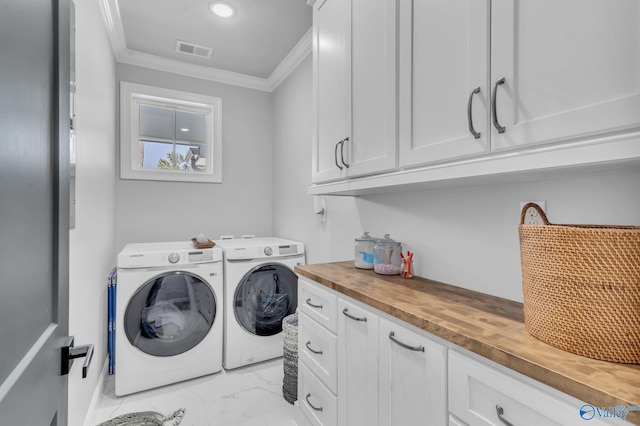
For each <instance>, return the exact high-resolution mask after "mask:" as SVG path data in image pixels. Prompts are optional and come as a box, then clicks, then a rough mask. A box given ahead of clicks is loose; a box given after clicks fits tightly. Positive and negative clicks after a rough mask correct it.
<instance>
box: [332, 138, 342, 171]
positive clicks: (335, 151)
mask: <svg viewBox="0 0 640 426" xmlns="http://www.w3.org/2000/svg"><path fill="white" fill-rule="evenodd" d="M343 142H344V139H343V140H341V141H340V142H338V143H336V147H335V149H334V150H333V160H334V161H335V162H336V167H337V168H339V169H340V170H342V166H341V165H340V164H338V147H339V146H341V145H342V143H343ZM340 151H341V152H342V149H341V150H340Z"/></svg>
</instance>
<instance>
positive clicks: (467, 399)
mask: <svg viewBox="0 0 640 426" xmlns="http://www.w3.org/2000/svg"><path fill="white" fill-rule="evenodd" d="M489 363H490V361H488V360H487V361H486V362H480V361H478V360H475V359H472V358H471V357H468V356H466V355H463V354H461V353H458V352H456V351H454V350H450V351H449V411H450V412H451V414H452V415H453V416H455V417H453V416H451V417H450V418H449V424H450V425H463V426H464V425H468V426H504V425H509V424H511V425H536V426H572V425H576V426H578V425H580V426H583V425H584V424H585V420H589V422H588V423H589V424H590V425H598V426H601V425H605V424H606V423H604V422H603V421H602V420H601V419H599V418H589V419H586V418H582V417H581V408H582V407H583V406H584V405H585V403H583V402H581V401H579V400H577V399H575V398H572V397H570V396H568V395H560V394H559V392H557V391H553V390H552V389H548V390H544V389H542V387H544V385H542V384H538V385H539V386H534V385H533V384H532V383H531V384H530V383H526V382H525V380H524V378H519V377H516V374H517V373H515V372H512V371H510V370H507V371H504V372H503V371H501V370H503V369H504V367H501V366H499V365H495V366H492V365H489ZM531 382H533V381H532V380H531ZM552 392H553V393H557V394H558V395H552ZM589 407H590V406H589ZM456 417H457V418H458V419H460V420H462V421H463V422H464V423H461V422H460V421H459V420H458V419H456Z"/></svg>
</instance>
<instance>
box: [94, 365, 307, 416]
mask: <svg viewBox="0 0 640 426" xmlns="http://www.w3.org/2000/svg"><path fill="white" fill-rule="evenodd" d="M283 376H284V373H283V369H282V359H276V360H272V361H266V362H263V363H260V364H254V365H250V366H247V367H242V368H238V369H234V370H229V371H225V370H223V371H221V372H220V373H215V374H212V375H209V376H204V377H200V378H196V379H192V380H187V381H184V382H180V383H176V384H172V385H168V386H163V387H160V388H156V389H150V390H147V391H143V392H138V393H134V394H131V395H125V396H121V397H118V396H115V394H114V377H113V376H109V377H108V378H107V379H106V380H105V386H104V394H103V396H102V401H101V402H100V406H99V407H98V409H97V410H96V412H95V424H98V423H100V422H103V421H105V420H109V419H111V418H114V417H116V416H118V415H121V414H125V413H130V412H136V411H157V412H160V413H162V414H164V415H169V414H171V413H173V412H174V411H175V410H177V409H178V408H186V414H185V416H184V418H183V420H182V423H181V424H180V426H297V423H296V421H295V420H294V407H293V405H291V404H289V403H288V402H287V401H286V400H285V399H284V398H283V397H282V378H283ZM169 424H170V423H169Z"/></svg>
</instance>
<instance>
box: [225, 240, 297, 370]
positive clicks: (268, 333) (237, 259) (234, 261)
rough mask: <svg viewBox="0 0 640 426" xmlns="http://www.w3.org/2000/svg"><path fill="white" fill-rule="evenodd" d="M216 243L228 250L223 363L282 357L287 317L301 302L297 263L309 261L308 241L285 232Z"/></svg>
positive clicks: (230, 366)
mask: <svg viewBox="0 0 640 426" xmlns="http://www.w3.org/2000/svg"><path fill="white" fill-rule="evenodd" d="M216 244H217V246H218V247H221V248H222V249H223V251H224V255H223V258H224V262H223V263H224V309H225V321H224V333H223V336H224V337H223V339H224V349H223V356H222V363H223V366H224V368H225V369H233V368H237V367H242V366H245V365H249V364H253V363H256V362H260V361H265V360H268V359H273V358H277V357H281V356H282V353H283V341H282V320H283V319H284V317H286V316H287V315H289V314H292V313H294V312H295V311H296V308H297V306H298V276H297V275H296V274H295V273H294V272H293V268H294V267H295V266H297V265H304V264H305V253H304V245H303V244H302V243H301V242H297V241H291V240H285V239H282V238H242V239H225V240H219V241H216Z"/></svg>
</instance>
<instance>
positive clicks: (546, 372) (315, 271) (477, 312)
mask: <svg viewBox="0 0 640 426" xmlns="http://www.w3.org/2000/svg"><path fill="white" fill-rule="evenodd" d="M295 272H296V273H298V274H299V275H301V276H303V277H306V278H309V279H311V280H313V281H315V282H318V283H320V284H322V285H324V286H326V287H329V288H331V289H333V290H335V291H337V292H338V293H342V294H344V295H346V296H349V297H351V298H353V299H355V300H358V301H360V302H362V303H365V304H367V305H369V306H371V307H373V308H376V309H378V310H380V311H382V312H386V313H387V314H389V315H392V316H394V317H396V318H398V319H400V320H402V321H405V322H407V323H409V324H412V325H414V326H416V327H419V328H421V329H423V330H425V331H428V332H429V333H432V334H434V335H436V336H439V337H441V338H443V339H445V340H448V341H449V342H451V343H454V344H456V345H458V346H461V347H463V348H465V349H468V350H470V351H471V352H475V353H477V354H479V355H482V356H483V357H485V358H488V359H490V360H492V361H494V362H497V363H498V364H502V365H504V366H505V367H508V368H510V369H512V370H515V371H518V372H520V373H522V374H524V375H526V376H529V377H531V378H533V379H535V380H538V381H540V382H542V383H545V384H547V385H549V386H551V387H553V388H555V389H558V390H560V391H562V392H565V393H567V394H569V395H572V396H574V397H576V398H578V399H580V400H582V401H585V402H587V403H589V404H592V405H594V406H596V407H607V408H608V407H614V406H618V405H624V406H640V365H630V364H617V363H612V362H605V361H598V360H594V359H590V358H586V357H583V356H579V355H575V354H572V353H569V352H566V351H563V350H560V349H557V348H555V347H553V346H550V345H548V344H546V343H543V342H541V341H539V340H537V339H536V338H534V337H533V336H531V335H530V334H528V333H527V331H526V330H525V328H524V313H523V306H522V303H518V302H514V301H511V300H507V299H502V298H499V297H495V296H490V295H488V294H484V293H479V292H475V291H471V290H467V289H463V288H460V287H455V286H452V285H448V284H443V283H439V282H436V281H431V280H428V279H424V278H419V277H414V278H412V279H406V278H402V277H400V276H399V275H396V276H383V275H378V274H376V273H375V272H373V271H372V270H362V269H357V268H355V267H354V266H353V261H347V262H336V263H325V264H316V265H305V266H297V267H296V268H295ZM577 408H578V407H577ZM577 408H576V409H577ZM626 420H627V423H632V424H640V411H631V412H629V415H628V417H627V419H626Z"/></svg>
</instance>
